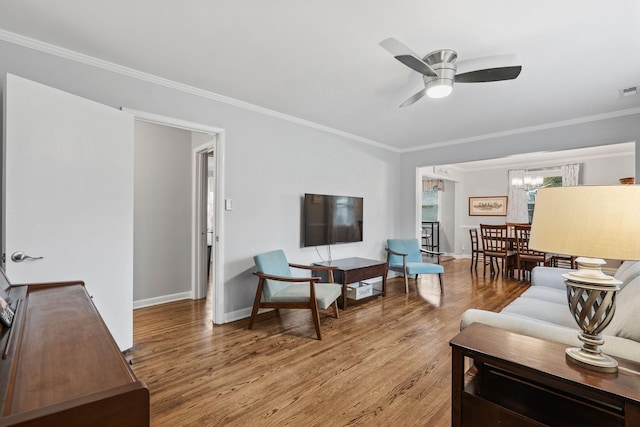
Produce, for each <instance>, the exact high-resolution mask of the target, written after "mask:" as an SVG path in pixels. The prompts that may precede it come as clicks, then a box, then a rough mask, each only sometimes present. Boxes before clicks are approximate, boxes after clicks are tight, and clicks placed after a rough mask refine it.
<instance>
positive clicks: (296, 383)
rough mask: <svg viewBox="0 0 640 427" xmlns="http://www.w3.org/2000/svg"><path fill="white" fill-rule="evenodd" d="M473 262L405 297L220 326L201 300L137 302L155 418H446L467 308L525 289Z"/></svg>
mask: <svg viewBox="0 0 640 427" xmlns="http://www.w3.org/2000/svg"><path fill="white" fill-rule="evenodd" d="M469 262H470V260H468V259H463V260H452V261H448V262H446V263H444V266H445V293H444V294H443V295H441V294H440V290H439V285H438V280H437V276H422V277H421V278H420V279H419V281H418V285H417V287H416V284H415V281H411V282H410V293H409V294H405V293H404V283H403V281H402V279H401V278H394V279H390V280H389V286H388V287H389V289H388V292H387V296H386V297H384V298H383V297H379V298H378V299H376V300H373V301H370V302H367V303H363V304H360V305H357V306H354V307H352V306H349V309H348V310H346V311H341V312H340V318H339V319H335V318H333V317H332V314H331V311H326V312H322V313H321V327H322V335H323V339H322V341H318V340H316V339H315V332H314V328H313V322H312V321H311V316H310V313H309V312H308V311H306V310H281V311H280V315H276V314H275V313H274V312H270V313H265V314H262V315H260V316H258V319H257V321H256V323H255V325H254V329H253V330H248V329H247V323H248V320H247V319H245V320H240V321H237V322H234V323H230V324H225V325H213V324H212V322H211V307H210V305H209V304H208V303H207V302H206V301H205V300H201V301H190V300H189V301H180V302H175V303H170V304H164V305H161V306H155V307H149V308H143V309H138V310H135V312H134V348H133V352H132V358H133V369H134V371H135V373H136V375H137V376H138V378H139V379H141V380H142V381H145V382H146V383H147V385H148V387H149V390H150V392H151V424H152V425H154V426H195V425H197V426H219V425H229V426H286V425H289V426H338V425H343V426H347V425H367V426H446V425H450V424H451V350H450V348H449V340H450V339H451V338H452V337H453V336H455V335H456V334H457V332H458V326H459V320H460V316H461V314H462V313H463V312H464V310H466V309H467V308H470V307H473V308H483V309H487V310H493V311H499V310H500V309H501V308H502V307H504V306H505V305H507V304H508V303H509V302H510V301H512V300H513V299H514V298H516V297H517V296H518V295H520V294H521V293H522V292H523V291H524V290H525V289H526V288H527V287H528V286H527V285H526V284H524V283H520V282H518V281H516V280H513V279H504V280H503V278H502V275H498V276H497V277H490V276H489V275H487V277H486V279H484V278H483V277H482V269H481V268H480V269H479V274H478V273H470V272H469Z"/></svg>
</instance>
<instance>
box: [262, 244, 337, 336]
mask: <svg viewBox="0 0 640 427" xmlns="http://www.w3.org/2000/svg"><path fill="white" fill-rule="evenodd" d="M253 260H254V262H255V264H256V270H257V271H256V272H255V273H253V274H254V275H256V276H258V278H259V279H258V288H257V289H256V297H255V299H254V301H253V310H252V311H251V318H250V319H249V329H252V328H253V321H254V320H255V318H256V316H257V315H258V310H259V309H260V308H275V309H276V310H278V309H280V308H295V309H307V310H311V317H312V319H313V324H314V326H315V328H316V335H317V336H318V339H319V340H321V339H322V334H321V333H320V315H319V312H318V310H319V309H320V310H325V309H327V308H329V307H333V312H334V314H335V316H336V318H338V317H339V314H338V298H339V297H340V296H341V295H342V285H339V284H336V283H333V270H335V269H336V268H337V267H335V266H331V267H325V266H318V265H313V266H310V265H300V264H290V263H289V262H287V258H286V256H285V254H284V252H283V251H282V250H275V251H271V252H267V253H264V254H260V255H256V256H254V257H253ZM291 267H293V268H300V269H306V270H312V271H319V270H326V271H327V275H328V280H329V283H318V282H319V281H320V277H294V276H293V275H292V274H291Z"/></svg>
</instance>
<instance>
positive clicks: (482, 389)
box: [450, 323, 640, 427]
mask: <svg viewBox="0 0 640 427" xmlns="http://www.w3.org/2000/svg"><path fill="white" fill-rule="evenodd" d="M450 344H451V348H452V389H451V391H452V425H453V426H471V425H473V426H496V425H503V426H541V425H550V426H587V425H588V426H625V427H631V426H638V425H640V363H635V362H631V361H628V360H624V359H620V358H616V360H618V362H619V364H620V366H619V372H618V373H617V374H605V373H599V372H595V371H591V370H587V369H584V368H581V367H579V366H576V365H573V364H569V362H567V361H566V360H565V348H567V347H568V346H567V345H566V344H561V343H556V342H551V341H546V340H542V339H539V338H533V337H528V336H524V335H519V334H516V333H513V332H510V331H506V330H502V329H498V328H493V327H490V326H486V325H482V324H478V323H474V324H472V325H471V326H469V327H468V328H466V329H465V330H463V331H462V332H460V334H459V335H457V336H456V337H454V338H453V339H452V340H451V342H450ZM465 358H468V359H466V360H467V361H471V362H472V364H471V366H470V368H469V369H468V370H467V371H466V372H465Z"/></svg>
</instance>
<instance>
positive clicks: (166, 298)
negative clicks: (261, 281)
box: [133, 291, 251, 313]
mask: <svg viewBox="0 0 640 427" xmlns="http://www.w3.org/2000/svg"><path fill="white" fill-rule="evenodd" d="M184 299H193V295H192V293H191V291H188V292H180V293H177V294H171V295H162V296H159V297H153V298H146V299H140V300H137V301H134V302H133V309H134V310H135V309H136V308H143V307H151V306H154V305H160V304H165V303H168V302H174V301H180V300H184ZM249 313H251V311H249Z"/></svg>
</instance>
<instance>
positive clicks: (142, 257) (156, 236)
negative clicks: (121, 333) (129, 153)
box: [133, 121, 192, 305]
mask: <svg viewBox="0 0 640 427" xmlns="http://www.w3.org/2000/svg"><path fill="white" fill-rule="evenodd" d="M191 206H192V204H191V132H188V131H185V130H181V129H176V128H172V127H167V126H160V125H156V124H151V123H145V122H141V121H136V122H135V126H134V224H133V227H134V228H133V230H134V233H133V236H134V238H133V243H134V244H133V247H134V253H133V300H134V303H137V304H136V305H141V303H142V304H143V305H144V303H143V302H142V301H141V300H148V299H152V298H159V297H166V296H167V295H176V294H180V293H190V292H191Z"/></svg>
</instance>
